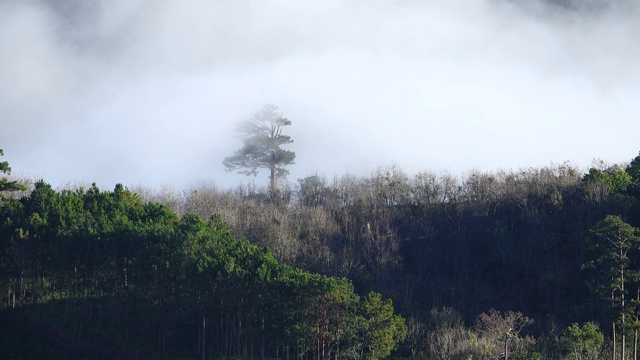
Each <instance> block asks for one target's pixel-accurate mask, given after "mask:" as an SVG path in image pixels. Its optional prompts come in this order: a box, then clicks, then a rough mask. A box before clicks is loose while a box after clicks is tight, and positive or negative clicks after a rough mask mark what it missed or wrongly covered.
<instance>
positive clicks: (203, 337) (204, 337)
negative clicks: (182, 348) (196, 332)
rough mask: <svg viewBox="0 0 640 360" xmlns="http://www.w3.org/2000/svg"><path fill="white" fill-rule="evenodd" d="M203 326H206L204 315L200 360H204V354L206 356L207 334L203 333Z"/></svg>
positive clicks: (203, 329) (203, 328) (203, 330)
mask: <svg viewBox="0 0 640 360" xmlns="http://www.w3.org/2000/svg"><path fill="white" fill-rule="evenodd" d="M205 325H206V319H205V317H204V315H202V360H204V359H205V354H206V349H207V348H206V339H207V333H206V331H205Z"/></svg>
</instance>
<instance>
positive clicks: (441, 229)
mask: <svg viewBox="0 0 640 360" xmlns="http://www.w3.org/2000/svg"><path fill="white" fill-rule="evenodd" d="M5 180H6V179H5ZM3 184H5V186H3V187H2V188H1V189H2V190H4V191H2V195H3V197H2V200H1V201H2V203H1V205H0V303H1V308H0V322H2V327H1V328H2V332H3V334H2V340H0V343H1V344H0V346H1V350H2V353H3V354H4V357H6V358H25V357H27V358H30V357H40V358H50V357H58V358H109V359H112V358H192V359H205V358H207V359H258V358H259V359H265V358H270V359H276V358H277V359H382V358H392V359H634V360H635V359H637V352H638V350H637V345H638V341H639V339H638V329H640V230H638V228H639V227H640V155H639V156H637V157H635V158H633V159H631V161H630V162H629V163H624V164H615V165H609V164H606V163H604V162H600V163H594V165H593V167H591V168H590V169H589V170H588V171H587V172H584V171H580V170H579V169H577V168H576V167H573V166H572V165H571V164H568V163H565V164H561V165H552V166H548V167H542V168H529V169H520V170H511V171H495V172H481V171H470V172H468V173H466V174H464V175H461V176H454V175H451V174H447V173H433V172H428V171H425V172H420V173H417V174H413V175H408V174H407V173H405V172H404V171H403V170H402V169H401V168H400V166H399V165H397V164H393V165H390V166H386V167H380V168H378V169H377V170H376V171H374V172H373V173H371V174H370V176H368V177H357V176H353V175H349V174H346V175H342V176H336V177H334V178H332V179H329V178H326V177H325V176H323V175H320V174H314V175H310V176H308V177H305V178H303V179H298V180H297V182H295V183H289V182H280V183H279V184H278V187H277V188H275V187H273V186H268V187H260V186H258V185H256V184H255V183H252V182H250V183H247V184H243V185H240V186H238V187H236V188H234V189H222V188H217V187H216V186H214V185H202V186H199V187H193V188H191V189H188V190H185V191H181V192H178V191H174V190H171V189H165V190H163V191H157V190H154V189H149V188H145V187H143V186H138V187H134V188H131V189H128V188H125V187H124V186H122V185H117V186H116V187H115V188H114V189H113V190H112V191H105V190H101V189H99V188H98V187H97V186H96V185H95V184H94V185H92V186H87V187H83V186H75V187H68V188H64V189H59V190H54V189H53V188H52V187H51V186H50V185H49V184H47V183H46V182H45V181H43V180H39V181H32V180H28V179H25V180H22V181H20V184H21V186H18V187H16V186H15V185H16V184H17V183H13V185H14V186H13V187H11V186H6V184H12V183H11V182H7V181H5V182H4V183H3Z"/></svg>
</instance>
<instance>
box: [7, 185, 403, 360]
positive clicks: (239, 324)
mask: <svg viewBox="0 0 640 360" xmlns="http://www.w3.org/2000/svg"><path fill="white" fill-rule="evenodd" d="M0 219H2V223H1V224H0V239H2V241H1V248H0V274H1V276H0V289H1V292H0V294H1V295H0V301H1V303H2V309H3V310H2V311H3V312H4V313H10V314H18V315H20V316H23V318H21V319H23V320H24V319H28V320H29V321H33V322H38V323H45V324H47V325H49V326H51V327H52V329H53V330H54V331H55V332H56V333H58V334H63V335H64V336H65V337H67V338H68V339H69V341H70V342H71V343H78V344H83V343H85V344H86V343H89V344H93V342H95V343H96V344H102V346H104V347H106V346H108V347H109V348H110V349H111V350H109V351H107V352H106V357H115V358H118V357H121V356H125V357H152V358H176V357H178V358H184V357H189V358H202V359H205V358H260V359H264V358H286V359H329V358H331V359H334V358H343V359H355V358H358V359H360V358H366V359H380V358H384V357H386V356H388V355H389V353H390V352H391V351H392V350H393V349H395V348H396V346H397V344H398V343H399V342H401V341H403V340H404V338H405V336H406V326H405V323H404V319H403V318H401V317H400V316H398V315H396V314H395V313H394V308H393V306H392V304H391V301H390V300H385V299H383V298H382V296H381V295H380V294H379V293H375V292H370V293H368V294H367V295H365V296H362V297H361V296H358V295H357V294H356V293H355V292H354V287H353V285H352V283H351V282H350V281H349V280H347V279H345V278H338V277H329V276H325V275H320V274H317V273H311V272H308V271H304V270H300V269H296V268H293V267H291V266H288V265H283V264H280V263H278V262H277V261H276V259H275V258H274V257H273V256H272V254H271V252H270V251H269V249H267V248H265V247H262V246H258V245H255V244H251V243H250V242H248V241H247V240H245V239H239V238H237V237H236V236H234V235H233V234H232V232H231V230H230V229H229V227H228V226H227V225H226V224H224V222H223V221H222V220H221V218H220V217H218V216H211V217H209V220H208V221H204V220H203V219H202V218H201V217H199V216H197V215H193V214H185V215H184V216H182V217H178V216H177V215H176V214H175V213H173V212H172V211H171V210H169V208H167V207H166V206H164V205H160V204H156V203H150V202H149V203H143V202H142V201H141V200H140V197H139V196H137V195H136V194H134V193H132V192H131V191H129V190H127V189H125V188H124V187H123V186H122V185H118V186H116V187H115V189H114V190H113V191H101V190H100V189H98V188H97V187H96V186H95V185H94V186H92V187H91V188H89V189H86V190H85V189H78V190H73V191H72V190H63V191H59V192H57V191H54V190H53V189H52V188H51V186H50V185H48V184H46V183H45V182H43V181H38V182H36V183H35V184H34V188H33V190H32V191H31V192H30V194H29V195H28V196H24V197H21V198H20V199H15V198H13V199H8V200H6V201H4V202H3V204H2V206H1V207H0ZM18 315H16V316H18ZM107 344H108V345H107ZM24 350H25V351H27V352H25V353H23V354H22V356H27V357H28V356H29V354H30V353H29V352H28V349H24ZM114 351H116V352H114ZM103 355H105V354H103ZM18 357H21V356H18Z"/></svg>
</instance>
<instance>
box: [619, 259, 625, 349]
mask: <svg viewBox="0 0 640 360" xmlns="http://www.w3.org/2000/svg"><path fill="white" fill-rule="evenodd" d="M622 255H623V254H622V250H620V257H621V258H622ZM624 305H625V304H624V265H621V266H620V310H621V311H620V312H621V314H620V320H621V324H620V326H621V331H620V360H626V356H625V351H626V344H625V333H624V328H625V325H626V324H625V310H626V309H625V308H624Z"/></svg>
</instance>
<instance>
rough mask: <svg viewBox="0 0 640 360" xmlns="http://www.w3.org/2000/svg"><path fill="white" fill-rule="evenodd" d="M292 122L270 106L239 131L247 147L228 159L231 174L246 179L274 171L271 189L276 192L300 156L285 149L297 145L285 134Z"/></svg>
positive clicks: (264, 107) (227, 166) (243, 125)
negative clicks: (266, 170)
mask: <svg viewBox="0 0 640 360" xmlns="http://www.w3.org/2000/svg"><path fill="white" fill-rule="evenodd" d="M289 125H291V121H290V120H288V119H286V118H284V117H282V114H281V113H280V112H279V111H278V107H277V106H275V105H272V104H267V105H264V106H263V107H262V109H260V111H258V112H256V113H254V114H253V116H252V117H251V118H250V119H248V120H245V121H243V122H241V123H240V124H239V127H238V131H239V132H240V136H241V137H242V141H243V147H242V148H241V149H240V150H238V151H236V152H235V153H234V154H233V155H232V156H228V157H226V158H225V159H224V161H223V164H224V166H225V167H226V170H227V171H234V170H239V171H238V172H239V173H241V174H246V175H254V176H255V175H257V173H258V169H260V168H266V169H269V171H270V181H271V189H272V190H275V185H276V181H277V179H278V178H281V177H284V176H286V175H287V174H288V173H289V171H288V170H287V169H286V168H285V167H286V166H288V165H291V164H293V163H294V160H295V158H296V154H295V153H294V152H293V151H290V150H285V149H283V148H282V146H284V145H287V144H291V143H293V140H292V139H291V137H290V136H287V135H283V134H282V128H283V127H285V126H289Z"/></svg>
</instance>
